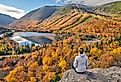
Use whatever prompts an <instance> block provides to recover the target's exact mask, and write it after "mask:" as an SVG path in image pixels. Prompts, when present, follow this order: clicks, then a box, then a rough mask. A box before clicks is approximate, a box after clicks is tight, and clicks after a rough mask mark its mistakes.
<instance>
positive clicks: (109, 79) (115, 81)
mask: <svg viewBox="0 0 121 82" xmlns="http://www.w3.org/2000/svg"><path fill="white" fill-rule="evenodd" d="M59 82H121V68H120V67H110V68H107V69H101V68H95V69H88V70H87V72H86V73H84V74H77V73H76V72H75V71H74V70H73V69H69V70H67V71H66V72H65V73H64V75H63V76H62V79H61V80H60V81H59Z"/></svg>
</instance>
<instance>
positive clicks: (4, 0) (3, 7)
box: [0, 0, 121, 19]
mask: <svg viewBox="0 0 121 82" xmlns="http://www.w3.org/2000/svg"><path fill="white" fill-rule="evenodd" d="M62 1H63V2H62ZM82 1H84V3H86V4H88V5H99V4H103V3H106V2H112V1H121V0H0V13H2V14H7V15H10V16H12V17H15V18H17V19H19V18H20V17H22V16H24V15H25V14H26V13H28V12H30V11H31V10H34V9H37V8H40V7H42V6H45V5H49V6H50V5H63V4H67V3H70V2H71V3H80V2H82Z"/></svg>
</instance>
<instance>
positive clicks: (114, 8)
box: [94, 1, 121, 16]
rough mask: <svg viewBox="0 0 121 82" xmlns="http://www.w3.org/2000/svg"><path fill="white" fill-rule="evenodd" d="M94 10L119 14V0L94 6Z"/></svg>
mask: <svg viewBox="0 0 121 82" xmlns="http://www.w3.org/2000/svg"><path fill="white" fill-rule="evenodd" d="M94 12H98V13H105V14H118V15H120V16H121V1H117V2H112V3H108V4H104V5H100V6H96V7H94Z"/></svg>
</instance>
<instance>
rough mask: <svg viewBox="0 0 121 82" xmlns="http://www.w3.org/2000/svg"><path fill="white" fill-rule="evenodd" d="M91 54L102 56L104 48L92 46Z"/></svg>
mask: <svg viewBox="0 0 121 82" xmlns="http://www.w3.org/2000/svg"><path fill="white" fill-rule="evenodd" d="M90 54H91V55H93V56H96V57H100V56H101V54H102V50H100V49H98V48H92V49H91V50H90Z"/></svg>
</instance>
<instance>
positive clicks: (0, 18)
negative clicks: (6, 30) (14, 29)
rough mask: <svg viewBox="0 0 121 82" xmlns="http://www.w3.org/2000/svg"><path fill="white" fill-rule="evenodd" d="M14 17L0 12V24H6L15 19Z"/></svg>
mask: <svg viewBox="0 0 121 82" xmlns="http://www.w3.org/2000/svg"><path fill="white" fill-rule="evenodd" d="M15 20H16V18H13V17H11V16H8V15H5V14H1V13H0V25H7V24H10V23H12V22H13V21H15Z"/></svg>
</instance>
